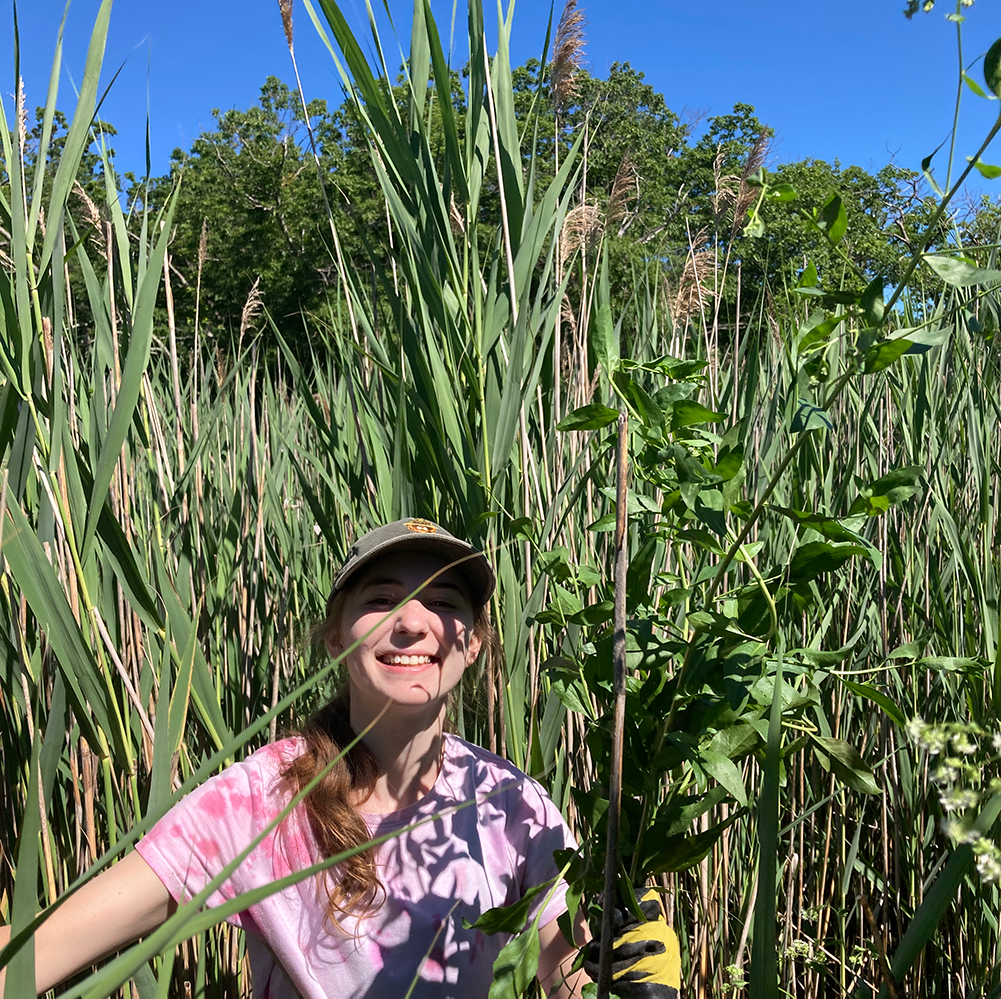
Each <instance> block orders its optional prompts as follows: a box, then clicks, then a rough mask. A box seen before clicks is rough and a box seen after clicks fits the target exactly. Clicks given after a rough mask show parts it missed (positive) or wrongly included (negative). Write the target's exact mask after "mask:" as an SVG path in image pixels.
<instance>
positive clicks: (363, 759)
mask: <svg viewBox="0 0 1001 999" xmlns="http://www.w3.org/2000/svg"><path fill="white" fill-rule="evenodd" d="M344 592H345V591H344V590H342V591H340V592H339V593H337V594H336V595H332V596H331V598H330V600H328V602H327V613H326V617H325V618H324V620H323V622H322V624H321V625H319V626H318V627H316V628H314V629H313V639H314V641H317V642H322V643H325V642H326V638H327V636H328V635H330V634H337V631H338V629H339V628H340V623H341V607H342V605H343V595H344ZM472 634H474V635H476V636H477V637H478V638H479V639H480V642H481V651H483V650H485V651H486V652H487V654H488V655H490V654H493V653H494V645H495V643H496V639H495V637H494V631H493V627H492V625H491V624H490V612H489V606H488V605H486V604H484V605H483V606H479V607H474V618H473V628H472ZM300 736H301V738H302V740H303V742H304V743H305V747H304V749H303V751H302V753H301V754H300V755H299V756H297V757H296V758H295V759H293V760H292V761H291V762H290V763H288V764H287V765H286V766H285V767H284V768H283V769H282V771H281V776H282V779H283V780H284V781H285V782H286V784H287V785H288V787H289V789H290V791H291V792H292V793H293V794H296V793H298V792H300V791H302V790H303V789H304V788H305V787H306V786H307V785H308V784H309V783H310V782H311V781H313V780H314V779H315V778H316V777H317V775H318V774H320V773H321V772H322V771H323V770H325V769H326V770H327V773H326V774H325V776H324V777H323V778H321V780H320V781H319V782H318V783H317V784H316V786H315V787H314V788H313V789H312V790H311V791H309V792H308V793H307V794H306V796H305V798H303V801H302V808H304V809H305V814H306V817H307V819H308V820H309V825H310V829H311V830H312V833H313V836H314V838H315V839H316V843H317V846H318V847H319V850H320V853H321V855H322V856H323V857H332V856H334V855H335V854H338V853H342V852H344V851H347V850H352V849H356V848H357V847H359V846H361V845H362V844H363V843H366V842H368V840H370V839H371V838H372V837H371V834H370V833H369V829H368V826H367V825H366V824H365V820H364V819H363V818H362V817H361V815H359V814H358V812H357V811H356V810H355V806H356V805H358V804H362V803H364V802H365V801H366V800H367V799H368V798H369V796H370V795H371V794H372V792H373V791H374V790H375V784H376V781H377V780H378V779H379V777H381V776H382V768H381V767H380V766H379V763H378V761H377V760H376V758H375V757H374V756H373V755H372V753H371V752H370V751H369V749H368V747H367V746H366V745H365V743H364V742H362V741H361V740H358V741H357V742H355V743H354V745H353V746H351V748H350V749H348V750H347V751H346V752H344V750H345V747H347V746H349V745H350V744H351V743H352V742H353V741H354V740H355V738H356V736H357V733H355V732H354V730H353V729H352V728H351V712H350V698H349V694H348V687H347V684H346V683H345V684H344V686H342V687H341V688H340V690H338V692H337V693H336V694H335V695H334V696H333V698H332V699H331V700H330V701H329V702H328V703H327V704H326V705H324V706H323V707H322V708H320V710H319V711H317V712H316V713H315V714H314V715H313V716H312V718H310V719H309V721H308V722H307V723H306V724H305V725H304V726H303V728H302V730H301V732H300ZM342 752H343V755H341V753H342ZM339 755H341V758H340V759H337V757H338V756H339ZM335 759H336V760H337V762H336V763H334V764H333V765H332V766H331V763H332V761H334V760H335ZM335 870H336V874H335V876H334V877H328V876H326V874H324V873H321V874H320V875H319V879H320V880H319V885H318V891H319V887H320V886H322V887H323V888H324V889H325V890H326V893H327V905H326V912H325V918H327V919H329V920H330V922H331V923H333V924H334V926H336V927H337V928H338V929H342V928H343V927H342V924H341V919H342V918H343V917H344V916H348V915H354V916H360V917H365V916H369V915H372V914H373V913H374V912H376V911H377V910H378V909H379V907H380V906H381V905H382V902H383V900H384V899H385V894H386V889H385V886H384V885H383V883H382V882H381V881H380V880H379V874H378V868H377V866H376V862H375V848H374V847H369V848H368V849H366V850H362V851H361V852H360V853H356V854H354V855H353V856H351V857H349V858H348V859H347V860H344V861H341V863H339V864H338V865H337V867H336V869H335Z"/></svg>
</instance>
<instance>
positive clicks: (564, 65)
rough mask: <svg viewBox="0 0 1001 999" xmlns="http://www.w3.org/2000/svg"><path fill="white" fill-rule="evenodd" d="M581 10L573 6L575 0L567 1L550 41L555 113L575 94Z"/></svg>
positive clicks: (580, 48)
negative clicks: (554, 34) (553, 36)
mask: <svg viewBox="0 0 1001 999" xmlns="http://www.w3.org/2000/svg"><path fill="white" fill-rule="evenodd" d="M585 24H587V19H586V18H585V17H584V12H583V11H581V10H578V9H577V0H567V3H566V6H565V7H564V8H563V14H562V15H561V16H560V23H559V25H558V26H557V28H556V38H555V40H554V41H553V66H552V71H551V75H550V88H551V91H552V95H553V107H554V108H555V109H556V112H557V114H558V113H559V112H560V111H562V110H563V108H565V107H566V106H567V105H568V104H569V103H570V101H571V100H573V98H574V97H575V96H576V94H577V73H578V71H579V70H580V67H581V60H582V56H583V53H584V25H585Z"/></svg>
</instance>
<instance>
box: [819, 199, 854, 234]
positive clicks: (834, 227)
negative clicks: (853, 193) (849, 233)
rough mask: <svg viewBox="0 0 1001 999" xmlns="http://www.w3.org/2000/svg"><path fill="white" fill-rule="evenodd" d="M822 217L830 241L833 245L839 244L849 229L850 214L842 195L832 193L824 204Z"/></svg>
mask: <svg viewBox="0 0 1001 999" xmlns="http://www.w3.org/2000/svg"><path fill="white" fill-rule="evenodd" d="M821 217H822V218H823V220H824V232H825V235H826V236H827V239H828V242H830V244H831V245H832V246H837V245H838V243H840V242H841V237H842V236H844V234H845V232H846V230H847V229H848V215H847V214H846V212H845V206H844V204H842V201H841V196H840V195H838V194H833V195H831V197H830V198H829V199H828V200H827V202H826V203H825V204H824V208H823V211H822V213H821Z"/></svg>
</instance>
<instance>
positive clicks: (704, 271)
mask: <svg viewBox="0 0 1001 999" xmlns="http://www.w3.org/2000/svg"><path fill="white" fill-rule="evenodd" d="M704 236H705V233H699V234H698V236H696V238H695V239H694V240H692V246H691V247H689V251H688V259H687V260H686V261H685V269H684V270H683V271H682V272H681V278H680V279H679V281H678V288H677V291H676V292H675V294H674V304H673V308H672V310H671V311H672V315H673V316H674V322H675V325H676V326H685V325H687V323H688V321H689V320H690V319H691V318H692V316H694V315H697V314H698V313H699V312H701V311H702V309H703V307H704V306H705V304H706V302H707V301H708V299H710V298H711V297H712V296H713V294H714V290H713V289H714V288H715V286H716V266H717V265H716V251H715V250H696V249H695V246H696V245H699V244H700V243H702V241H703V238H704Z"/></svg>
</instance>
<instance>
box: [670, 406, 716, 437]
mask: <svg viewBox="0 0 1001 999" xmlns="http://www.w3.org/2000/svg"><path fill="white" fill-rule="evenodd" d="M725 419H726V413H719V412H716V411H715V410H712V409H706V407H705V406H703V405H701V404H700V403H698V402H693V401H692V400H691V399H681V400H679V401H678V402H676V403H675V404H674V412H673V414H672V416H671V429H672V430H681V429H682V428H684V427H693V426H695V425H696V424H699V423H719V422H720V421H721V420H725Z"/></svg>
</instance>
